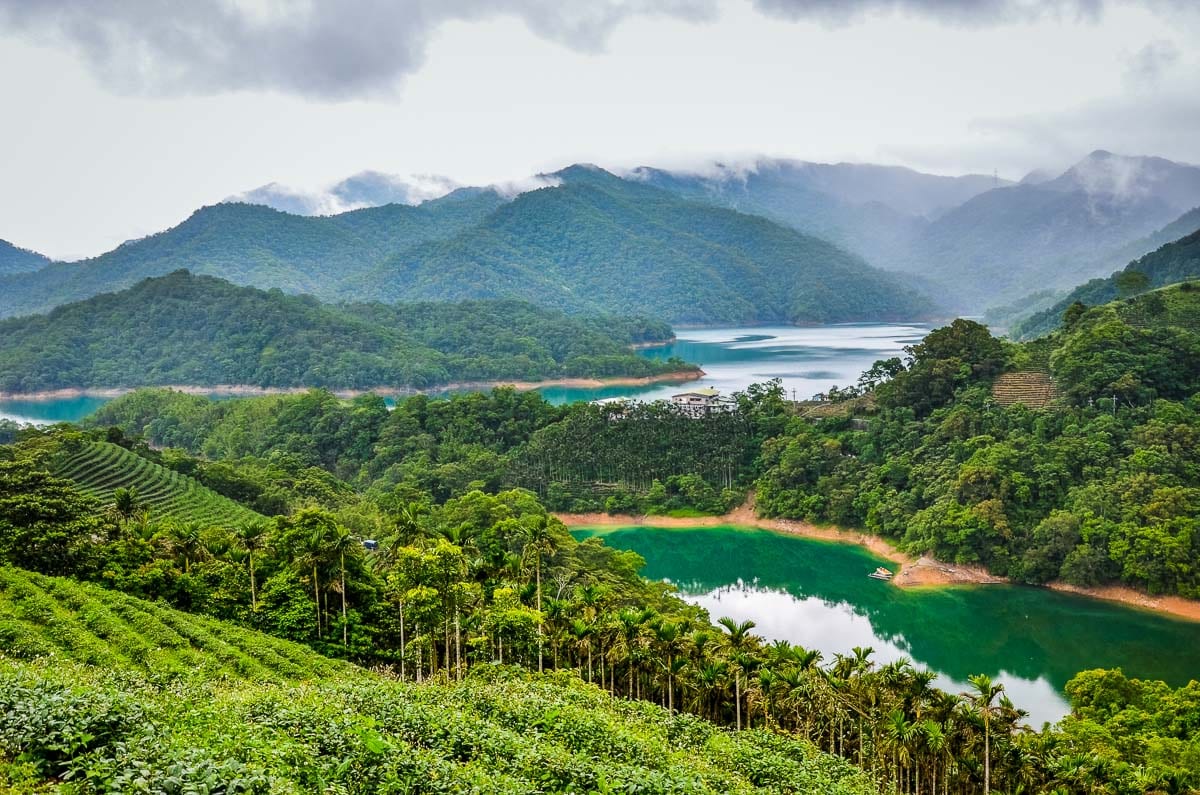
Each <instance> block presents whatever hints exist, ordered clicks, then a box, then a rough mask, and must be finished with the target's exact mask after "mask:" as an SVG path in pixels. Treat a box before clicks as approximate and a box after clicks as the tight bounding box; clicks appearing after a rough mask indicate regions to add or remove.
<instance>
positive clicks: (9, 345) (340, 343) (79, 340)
mask: <svg viewBox="0 0 1200 795" xmlns="http://www.w3.org/2000/svg"><path fill="white" fill-rule="evenodd" d="M671 336H672V332H671V328H670V326H668V325H667V324H665V323H662V322H658V321H653V320H646V319H643V318H623V317H597V316H592V317H586V318H582V317H567V316H566V315H564V314H562V313H561V312H559V311H557V310H552V309H543V308H538V307H535V306H532V305H530V304H523V303H520V302H517V301H472V302H467V303H462V304H401V305H396V306H385V305H383V304H363V305H350V306H334V305H330V304H321V303H319V302H317V301H316V300H314V299H312V298H309V297H302V296H289V295H284V294H283V293H281V292H279V291H278V290H272V291H269V292H267V291H263V290H256V289H254V288H251V287H237V286H234V285H232V284H230V283H229V282H225V281H222V280H220V279H216V278H213V277H211V276H193V275H191V274H190V273H188V272H187V271H176V272H175V273H172V274H170V275H168V276H163V277H161V278H157V279H146V280H144V281H141V282H139V283H138V284H136V285H134V286H133V287H130V288H129V289H127V290H123V291H121V292H119V293H108V294H104V295H100V296H97V297H95V298H91V299H88V300H86V301H80V302H78V303H74V304H68V305H66V306H62V307H59V308H57V309H55V310H54V311H52V312H51V313H49V314H46V315H35V316H31V317H23V318H13V319H9V320H5V321H2V322H0V391H6V392H36V391H40V390H47V389H62V388H70V387H122V386H152V385H157V384H179V385H189V386H213V385H217V384H235V385H249V386H257V387H297V386H301V387H303V386H324V387H330V388H334V389H364V388H370V387H384V386H386V387H393V388H398V387H414V388H424V387H431V386H438V385H444V384H448V383H450V382H454V381H487V380H494V379H501V378H503V379H515V380H544V379H551V378H562V377H605V376H649V375H657V374H661V373H664V372H677V371H681V370H685V369H691V368H689V367H686V366H685V365H684V364H683V363H682V362H678V361H668V362H658V361H653V360H650V359H647V358H645V357H643V356H638V355H636V354H635V353H634V352H633V351H632V350H630V346H631V345H635V344H645V343H656V342H663V341H666V340H669V339H670V338H671Z"/></svg>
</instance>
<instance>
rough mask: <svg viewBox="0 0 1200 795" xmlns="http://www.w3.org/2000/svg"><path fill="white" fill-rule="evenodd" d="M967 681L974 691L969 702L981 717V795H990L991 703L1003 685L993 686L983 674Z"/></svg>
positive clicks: (1002, 688) (990, 680) (989, 679)
mask: <svg viewBox="0 0 1200 795" xmlns="http://www.w3.org/2000/svg"><path fill="white" fill-rule="evenodd" d="M968 681H970V683H971V686H972V687H973V688H974V689H975V690H974V693H972V694H971V701H972V702H973V703H974V705H975V708H976V709H977V710H978V711H979V713H980V715H981V716H982V717H983V795H990V793H991V791H992V748H991V746H992V736H991V722H992V711H993V710H994V709H995V707H994V706H993V705H992V702H993V701H995V700H996V696H998V695H1000V694H1001V693H1002V692H1004V685H1001V684H993V682H992V678H991V677H990V676H987V675H985V674H979V675H977V676H972V677H970V678H969V680H968Z"/></svg>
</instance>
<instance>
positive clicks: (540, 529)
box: [524, 516, 556, 673]
mask: <svg viewBox="0 0 1200 795" xmlns="http://www.w3.org/2000/svg"><path fill="white" fill-rule="evenodd" d="M525 532H526V542H525V549H524V552H525V553H526V554H529V553H533V569H534V576H535V580H536V583H537V596H536V598H537V611H538V624H537V637H538V673H541V672H542V671H543V667H542V657H543V655H542V646H543V635H544V626H543V624H544V621H543V620H542V556H543V555H553V554H554V551H555V549H556V545H555V543H554V534H553V533H551V532H550V522H549V520H548V519H547V517H545V516H539V517H538V518H537V520H536V521H534V522H532V523H531V524H528V525H526V527H525Z"/></svg>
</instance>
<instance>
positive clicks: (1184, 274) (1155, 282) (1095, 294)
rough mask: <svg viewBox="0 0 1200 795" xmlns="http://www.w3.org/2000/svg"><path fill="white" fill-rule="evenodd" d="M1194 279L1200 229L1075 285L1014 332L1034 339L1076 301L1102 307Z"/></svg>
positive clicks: (1199, 269)
mask: <svg viewBox="0 0 1200 795" xmlns="http://www.w3.org/2000/svg"><path fill="white" fill-rule="evenodd" d="M1198 223H1200V220H1198ZM1143 277H1144V278H1143ZM1190 279H1200V229H1196V230H1195V231H1193V232H1192V233H1191V234H1189V235H1187V236H1185V237H1182V238H1180V239H1179V240H1176V241H1174V242H1172V243H1167V244H1166V245H1165V246H1162V247H1160V248H1158V249H1157V250H1155V251H1152V252H1151V253H1149V254H1147V255H1146V256H1144V257H1142V258H1141V259H1137V260H1134V261H1133V262H1131V263H1129V264H1128V265H1127V266H1125V268H1124V270H1121V271H1118V272H1117V273H1114V274H1113V275H1112V276H1109V277H1108V278H1107V279H1092V280H1091V281H1090V282H1088V283H1087V284H1084V285H1081V286H1079V287H1077V288H1075V289H1074V290H1073V291H1071V293H1070V294H1069V295H1068V296H1067V297H1066V298H1063V299H1062V300H1061V301H1058V302H1057V303H1056V304H1054V306H1052V307H1050V308H1049V309H1045V310H1042V311H1041V312H1038V313H1036V314H1033V315H1031V316H1029V317H1028V318H1026V319H1025V320H1023V321H1021V322H1020V323H1017V324H1016V325H1014V326H1013V328H1012V334H1011V335H1012V336H1013V337H1014V338H1016V339H1032V338H1034V337H1039V336H1041V335H1043V334H1046V333H1048V332H1050V331H1053V330H1054V329H1056V328H1058V327H1059V325H1060V324H1061V323H1062V318H1063V313H1064V312H1066V311H1067V308H1068V307H1070V306H1071V305H1072V304H1075V303H1081V304H1083V305H1085V306H1099V305H1100V304H1107V303H1108V302H1110V301H1115V300H1117V299H1118V298H1121V297H1122V296H1123V295H1126V294H1128V293H1130V292H1137V291H1139V290H1143V289H1147V288H1155V287H1164V286H1167V285H1171V284H1177V283H1179V282H1185V281H1188V280H1190Z"/></svg>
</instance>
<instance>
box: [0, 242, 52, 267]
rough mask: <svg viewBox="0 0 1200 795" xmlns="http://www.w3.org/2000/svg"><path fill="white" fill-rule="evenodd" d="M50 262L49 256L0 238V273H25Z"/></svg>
mask: <svg viewBox="0 0 1200 795" xmlns="http://www.w3.org/2000/svg"><path fill="white" fill-rule="evenodd" d="M49 264H50V258H49V257H47V256H45V255H42V254H39V253H37V252H36V251H29V250H28V249H24V248H18V247H17V246H14V245H13V244H12V243H9V242H8V241H7V240H0V275H3V274H6V273H27V272H29V271H35V270H38V269H39V268H44V267H46V266H47V265H49Z"/></svg>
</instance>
